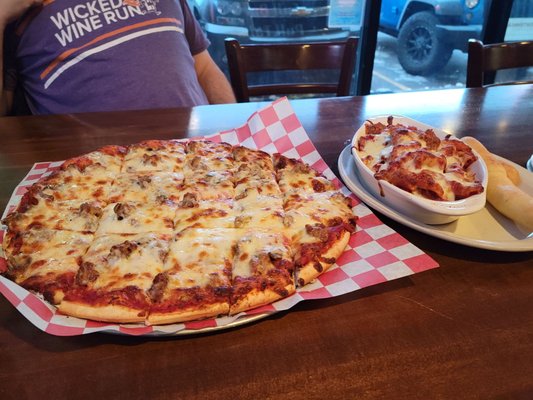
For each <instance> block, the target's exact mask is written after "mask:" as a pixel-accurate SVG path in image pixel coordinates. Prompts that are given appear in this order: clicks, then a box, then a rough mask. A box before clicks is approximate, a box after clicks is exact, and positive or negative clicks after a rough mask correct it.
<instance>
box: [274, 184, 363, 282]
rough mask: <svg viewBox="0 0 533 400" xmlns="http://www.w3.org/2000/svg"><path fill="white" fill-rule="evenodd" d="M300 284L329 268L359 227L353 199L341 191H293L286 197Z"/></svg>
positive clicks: (287, 215)
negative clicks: (352, 206) (353, 207)
mask: <svg viewBox="0 0 533 400" xmlns="http://www.w3.org/2000/svg"><path fill="white" fill-rule="evenodd" d="M284 209H285V219H284V222H285V226H286V228H287V234H288V236H289V237H290V239H291V240H292V242H293V243H294V244H295V245H294V249H293V250H294V262H295V268H296V281H297V284H298V286H304V285H306V284H307V283H309V282H311V281H313V280H314V279H315V278H317V277H318V276H319V275H320V274H322V273H323V272H324V271H326V270H327V269H328V268H330V267H331V266H332V265H333V264H334V263H335V261H336V260H337V258H338V257H339V256H340V255H341V254H342V253H343V251H344V249H345V247H346V245H347V244H348V241H349V239H350V236H351V234H352V233H353V232H355V229H356V217H355V215H354V214H353V212H352V209H351V202H350V199H349V198H347V197H345V196H344V195H342V193H339V192H320V193H301V194H298V193H292V194H290V195H288V196H287V197H286V198H285V200H284Z"/></svg>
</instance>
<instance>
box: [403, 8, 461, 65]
mask: <svg viewBox="0 0 533 400" xmlns="http://www.w3.org/2000/svg"><path fill="white" fill-rule="evenodd" d="M437 24H438V20H437V18H436V17H435V16H434V15H433V14H432V13H430V12H428V11H423V12H418V13H416V14H413V15H411V16H410V17H409V18H408V19H407V21H405V23H404V24H403V25H402V27H401V28H400V33H399V34H398V60H399V61H400V64H401V66H402V67H403V69H404V70H405V71H407V72H408V73H410V74H412V75H432V74H434V73H436V72H438V71H439V70H441V69H442V68H443V67H444V66H445V65H446V64H447V63H448V61H449V60H450V57H451V56H452V52H453V47H452V46H451V45H450V44H449V43H446V42H445V41H443V40H439V37H438V34H437V28H436V26H437Z"/></svg>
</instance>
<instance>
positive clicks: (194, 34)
mask: <svg viewBox="0 0 533 400" xmlns="http://www.w3.org/2000/svg"><path fill="white" fill-rule="evenodd" d="M180 5H181V8H182V10H183V19H184V21H183V25H184V26H185V37H186V38H187V41H188V42H189V48H190V49H191V54H192V55H193V56H194V55H196V54H198V53H201V52H202V51H204V50H206V49H207V48H208V47H209V45H210V42H209V39H207V37H206V36H205V33H204V31H203V30H202V27H201V26H200V24H199V23H198V21H197V20H196V18H195V17H194V15H193V14H192V12H191V9H190V8H189V5H188V4H187V1H186V0H180Z"/></svg>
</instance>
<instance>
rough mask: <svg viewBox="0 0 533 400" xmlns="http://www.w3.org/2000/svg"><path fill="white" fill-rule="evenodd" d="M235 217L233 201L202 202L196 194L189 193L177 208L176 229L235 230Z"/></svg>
mask: <svg viewBox="0 0 533 400" xmlns="http://www.w3.org/2000/svg"><path fill="white" fill-rule="evenodd" d="M235 217H236V211H235V202H234V200H233V199H220V200H202V199H199V198H198V195H197V194H196V193H191V192H187V193H185V194H184V195H183V199H182V200H181V201H180V202H179V203H178V207H177V208H176V214H175V216H174V229H175V231H176V232H180V231H182V230H184V229H186V228H233V227H234V226H235Z"/></svg>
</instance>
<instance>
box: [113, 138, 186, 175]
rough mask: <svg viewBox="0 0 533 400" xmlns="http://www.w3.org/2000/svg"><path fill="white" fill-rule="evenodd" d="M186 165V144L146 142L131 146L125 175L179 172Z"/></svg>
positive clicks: (124, 169)
mask: <svg viewBox="0 0 533 400" xmlns="http://www.w3.org/2000/svg"><path fill="white" fill-rule="evenodd" d="M184 163H185V144H184V143H183V142H179V141H174V140H146V141H144V142H141V143H137V144H134V145H130V146H129V147H128V152H127V153H126V155H125V156H124V164H123V167H122V172H123V173H137V172H148V171H166V172H173V171H174V172H179V171H181V170H183V165H184Z"/></svg>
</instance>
